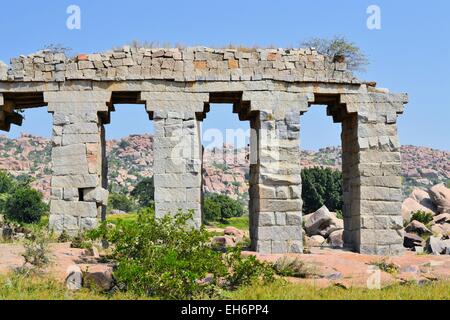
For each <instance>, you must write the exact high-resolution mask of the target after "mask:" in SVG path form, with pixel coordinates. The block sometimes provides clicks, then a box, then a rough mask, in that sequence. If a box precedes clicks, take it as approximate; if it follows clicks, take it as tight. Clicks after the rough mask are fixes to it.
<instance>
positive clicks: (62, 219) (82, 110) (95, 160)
mask: <svg viewBox="0 0 450 320" xmlns="http://www.w3.org/2000/svg"><path fill="white" fill-rule="evenodd" d="M44 99H45V102H46V103H48V111H49V112H50V113H52V114H53V148H52V170H53V175H52V181H51V188H52V190H51V204H50V222H49V224H50V229H51V230H53V231H54V232H55V233H57V234H59V233H62V232H63V231H65V232H66V233H68V234H70V235H76V234H77V233H78V232H80V231H83V230H89V229H93V228H95V227H96V226H97V224H98V221H99V219H104V218H105V213H106V211H105V210H106V205H107V202H108V191H107V190H106V188H107V185H106V183H107V180H106V170H105V168H106V165H105V162H106V156H105V152H104V150H105V147H104V146H105V137H104V127H103V124H104V122H105V121H108V118H109V117H108V116H109V106H108V103H109V102H110V100H111V93H110V92H103V91H82V92H45V93H44Z"/></svg>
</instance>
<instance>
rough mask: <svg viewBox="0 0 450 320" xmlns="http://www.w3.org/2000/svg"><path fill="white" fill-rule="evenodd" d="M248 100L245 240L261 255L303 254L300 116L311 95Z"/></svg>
mask: <svg viewBox="0 0 450 320" xmlns="http://www.w3.org/2000/svg"><path fill="white" fill-rule="evenodd" d="M243 100H244V101H250V104H251V107H250V109H251V113H254V114H255V116H254V117H253V118H252V120H251V128H252V137H251V156H250V158H251V164H250V208H249V209H250V236H251V240H252V249H253V250H256V251H258V252H260V253H288V252H292V253H301V252H303V234H302V205H303V203H302V200H301V175H300V173H301V172H300V171H301V168H300V114H301V112H303V111H306V110H307V107H308V103H309V101H312V100H313V97H312V96H310V95H303V94H294V93H286V92H244V95H243Z"/></svg>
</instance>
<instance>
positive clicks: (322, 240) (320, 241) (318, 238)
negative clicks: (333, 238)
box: [311, 235, 326, 245]
mask: <svg viewBox="0 0 450 320" xmlns="http://www.w3.org/2000/svg"><path fill="white" fill-rule="evenodd" d="M311 240H312V241H314V242H316V243H318V244H319V245H322V244H324V243H325V241H326V240H325V238H324V237H322V236H319V235H317V236H312V237H311Z"/></svg>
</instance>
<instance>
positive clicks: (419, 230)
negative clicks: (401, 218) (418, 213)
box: [405, 220, 433, 236]
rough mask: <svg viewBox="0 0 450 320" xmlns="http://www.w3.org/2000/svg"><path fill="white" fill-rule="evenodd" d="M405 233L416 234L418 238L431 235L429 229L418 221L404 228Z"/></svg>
mask: <svg viewBox="0 0 450 320" xmlns="http://www.w3.org/2000/svg"><path fill="white" fill-rule="evenodd" d="M405 231H406V232H408V233H416V234H418V235H420V236H423V235H431V234H433V233H432V232H431V230H430V229H428V228H427V227H426V226H425V225H424V224H423V223H421V222H419V221H416V220H414V221H412V222H411V223H410V224H408V226H406V228H405Z"/></svg>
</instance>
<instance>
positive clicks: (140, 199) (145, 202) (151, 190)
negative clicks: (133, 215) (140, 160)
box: [131, 177, 155, 208]
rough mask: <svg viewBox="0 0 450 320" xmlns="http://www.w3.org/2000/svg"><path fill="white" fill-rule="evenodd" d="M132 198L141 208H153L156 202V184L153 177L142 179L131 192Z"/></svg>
mask: <svg viewBox="0 0 450 320" xmlns="http://www.w3.org/2000/svg"><path fill="white" fill-rule="evenodd" d="M131 196H132V197H133V198H135V199H136V201H137V203H138V205H139V206H140V207H141V208H149V207H153V206H154V201H155V184H154V180H153V177H151V178H144V179H142V180H141V181H140V182H139V183H138V184H137V185H136V188H134V190H133V191H132V192H131Z"/></svg>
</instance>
